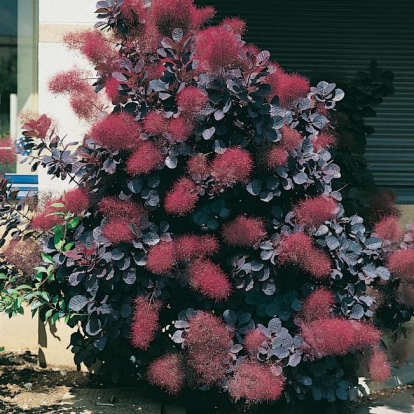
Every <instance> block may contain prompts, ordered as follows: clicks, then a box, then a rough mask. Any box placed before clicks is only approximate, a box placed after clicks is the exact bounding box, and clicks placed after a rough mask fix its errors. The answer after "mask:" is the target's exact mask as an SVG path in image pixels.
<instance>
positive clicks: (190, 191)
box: [164, 177, 200, 216]
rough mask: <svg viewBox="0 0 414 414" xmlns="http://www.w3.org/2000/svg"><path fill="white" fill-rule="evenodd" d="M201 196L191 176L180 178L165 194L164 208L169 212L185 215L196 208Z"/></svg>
mask: <svg viewBox="0 0 414 414" xmlns="http://www.w3.org/2000/svg"><path fill="white" fill-rule="evenodd" d="M199 198H200V196H199V195H198V189H197V186H196V185H195V184H194V182H193V181H192V180H190V179H189V178H185V177H184V178H180V179H179V180H178V181H176V182H175V183H174V185H173V187H172V189H171V190H170V191H169V192H168V193H167V195H166V196H165V200H164V208H165V211H166V212H167V213H168V214H173V215H175V216H184V215H186V214H188V213H190V212H191V211H193V210H194V208H195V206H196V204H197V202H198V199H199Z"/></svg>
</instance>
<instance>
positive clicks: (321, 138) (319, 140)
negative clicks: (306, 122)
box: [312, 132, 336, 151]
mask: <svg viewBox="0 0 414 414" xmlns="http://www.w3.org/2000/svg"><path fill="white" fill-rule="evenodd" d="M312 143H313V147H314V148H315V149H316V151H321V150H323V149H326V148H329V147H333V146H335V144H336V137H335V135H332V134H327V133H325V132H321V133H320V134H318V135H317V136H316V137H315V138H314V139H313V141H312Z"/></svg>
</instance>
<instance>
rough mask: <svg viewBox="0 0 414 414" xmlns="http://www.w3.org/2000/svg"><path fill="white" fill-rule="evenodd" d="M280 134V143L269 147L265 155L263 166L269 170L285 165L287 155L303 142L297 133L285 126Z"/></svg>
mask: <svg viewBox="0 0 414 414" xmlns="http://www.w3.org/2000/svg"><path fill="white" fill-rule="evenodd" d="M281 133H282V139H281V141H280V142H278V143H277V144H276V145H273V146H272V147H270V149H269V150H268V152H267V154H266V158H265V164H266V165H267V167H268V168H270V169H272V168H277V167H280V166H282V165H285V164H286V163H287V161H288V158H289V153H290V152H292V151H294V150H296V149H297V148H298V146H299V145H300V144H301V143H302V141H303V137H302V135H301V134H300V132H299V131H297V130H296V129H292V128H290V127H288V126H286V125H284V126H283V127H282V128H281Z"/></svg>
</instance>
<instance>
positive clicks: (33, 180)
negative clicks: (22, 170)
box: [5, 173, 39, 200]
mask: <svg viewBox="0 0 414 414" xmlns="http://www.w3.org/2000/svg"><path fill="white" fill-rule="evenodd" d="M5 177H6V178H8V179H9V184H11V186H12V187H15V188H18V189H19V193H18V195H17V198H18V199H19V200H20V199H22V198H24V197H26V196H27V194H28V193H29V192H31V193H37V190H38V188H39V176H38V175H37V174H27V175H23V174H9V173H6V174H5Z"/></svg>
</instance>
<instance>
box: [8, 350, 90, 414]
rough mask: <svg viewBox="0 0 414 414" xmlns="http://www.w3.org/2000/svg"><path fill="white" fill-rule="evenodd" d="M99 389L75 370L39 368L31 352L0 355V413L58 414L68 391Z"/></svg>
mask: <svg viewBox="0 0 414 414" xmlns="http://www.w3.org/2000/svg"><path fill="white" fill-rule="evenodd" d="M96 386H97V384H96V381H93V380H92V379H91V378H90V376H89V375H88V374H86V373H83V372H79V371H76V370H74V369H73V368H53V367H52V368H48V369H42V368H39V367H38V365H37V355H35V354H33V353H31V352H30V351H25V352H15V353H10V352H2V353H0V413H7V414H15V413H25V414H46V413H48V414H52V413H54V414H55V413H57V412H58V410H59V408H60V409H61V406H59V403H60V401H61V400H62V398H63V396H64V395H65V394H66V392H67V391H68V390H69V389H71V388H74V387H96Z"/></svg>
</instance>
